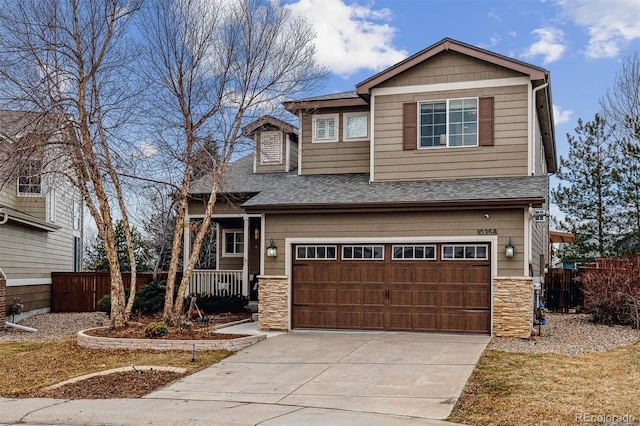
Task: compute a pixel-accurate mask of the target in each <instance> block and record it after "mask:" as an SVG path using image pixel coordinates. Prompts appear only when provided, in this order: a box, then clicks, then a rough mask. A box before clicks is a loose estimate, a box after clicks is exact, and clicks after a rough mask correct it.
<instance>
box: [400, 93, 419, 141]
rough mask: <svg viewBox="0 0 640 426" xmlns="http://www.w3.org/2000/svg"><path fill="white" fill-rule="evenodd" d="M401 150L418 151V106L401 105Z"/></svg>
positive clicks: (411, 104)
mask: <svg viewBox="0 0 640 426" xmlns="http://www.w3.org/2000/svg"><path fill="white" fill-rule="evenodd" d="M402 149H404V150H405V151H409V150H414V149H418V105H417V104H416V103H415V102H410V103H406V104H402Z"/></svg>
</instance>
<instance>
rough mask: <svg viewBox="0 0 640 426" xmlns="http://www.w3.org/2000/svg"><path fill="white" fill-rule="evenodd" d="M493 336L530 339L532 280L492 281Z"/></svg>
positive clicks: (506, 279) (524, 278) (503, 279)
mask: <svg viewBox="0 0 640 426" xmlns="http://www.w3.org/2000/svg"><path fill="white" fill-rule="evenodd" d="M492 294H493V335H494V336H498V337H521V338H523V339H528V338H529V337H531V328H532V327H533V278H531V277H495V278H494V279H493V292H492Z"/></svg>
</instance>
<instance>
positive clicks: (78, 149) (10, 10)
mask: <svg viewBox="0 0 640 426" xmlns="http://www.w3.org/2000/svg"><path fill="white" fill-rule="evenodd" d="M139 6H140V4H139V1H138V0H95V1H78V0H47V1H40V0H23V1H20V2H15V1H10V0H7V1H2V3H1V4H0V97H2V99H3V101H4V102H3V104H4V106H5V107H8V108H14V109H18V110H21V111H24V110H29V111H41V112H42V114H41V117H45V118H46V120H47V121H48V122H49V123H52V127H55V128H56V129H57V134H56V135H54V137H50V138H47V139H46V141H38V140H37V139H32V140H27V141H25V144H27V145H28V144H31V145H32V148H31V149H27V150H29V151H31V152H36V151H39V150H41V152H46V156H48V160H47V162H48V165H49V167H48V168H46V169H45V170H46V171H47V172H50V173H52V174H55V175H57V176H63V177H64V178H66V179H68V181H70V182H71V184H72V185H73V186H75V187H76V188H78V189H79V191H80V193H81V194H82V197H83V199H84V202H85V204H86V205H87V207H88V209H89V212H90V213H91V215H92V217H93V219H94V220H95V222H96V225H97V228H98V232H99V234H100V236H101V238H102V240H103V241H104V245H105V250H106V252H107V257H108V259H109V265H110V272H111V296H112V304H111V306H112V309H111V323H112V326H114V327H120V326H123V325H124V324H125V323H126V321H127V319H128V316H129V314H130V312H131V307H132V304H133V297H134V295H135V276H134V274H135V273H134V272H133V271H135V256H134V253H133V248H132V244H131V234H130V226H129V221H128V214H127V208H126V205H125V202H124V199H125V198H124V197H123V187H122V182H121V178H120V176H119V174H118V170H119V169H120V168H122V167H123V163H122V161H123V159H124V157H125V156H123V154H124V151H126V149H127V147H126V146H124V145H123V144H122V142H123V140H122V139H120V138H119V134H118V131H119V129H121V127H122V125H123V123H125V122H126V121H127V119H128V117H129V116H130V115H131V110H130V109H129V106H130V103H131V102H130V101H131V97H132V96H133V95H134V94H135V91H133V90H132V87H131V86H130V85H129V84H128V82H129V81H130V76H131V75H132V74H131V73H130V71H131V70H130V69H129V68H128V64H130V63H131V62H132V58H131V56H132V55H133V54H134V52H133V51H132V50H131V49H130V46H129V45H127V40H126V36H127V34H128V25H129V23H130V21H131V17H132V16H133V14H134V12H135V11H136V10H138V9H139ZM39 143H42V144H44V143H46V144H47V146H46V147H43V146H40V145H39ZM25 152H26V151H25ZM10 155H11V160H12V161H11V162H12V163H14V164H15V163H16V162H15V161H13V160H14V159H16V156H15V155H13V154H10ZM4 164H5V162H3V165H4ZM114 215H118V216H119V217H120V218H121V219H122V221H123V223H124V225H125V229H126V239H127V242H128V243H129V256H130V261H131V265H132V291H131V297H130V299H129V301H128V303H127V304H126V305H125V292H124V287H123V283H122V276H121V274H120V270H119V267H118V259H117V252H116V247H115V238H114V223H113V222H114V220H113V219H114Z"/></svg>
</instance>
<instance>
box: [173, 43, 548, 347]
mask: <svg viewBox="0 0 640 426" xmlns="http://www.w3.org/2000/svg"><path fill="white" fill-rule="evenodd" d="M549 84H550V79H549V72H548V71H547V70H545V69H543V68H540V67H537V66H534V65H530V64H527V63H524V62H520V61H517V60H514V59H512V58H508V57H505V56H502V55H498V54H495V53H492V52H489V51H487V50H484V49H480V48H477V47H474V46H470V45H467V44H465V43H461V42H458V41H455V40H452V39H448V38H447V39H444V40H442V41H440V42H438V43H436V44H434V45H432V46H430V47H428V48H427V49H425V50H423V51H421V52H418V53H417V54H415V55H413V56H411V57H409V58H408V59H406V60H404V61H402V62H400V63H398V64H396V65H394V66H392V67H390V68H388V69H386V70H384V71H382V72H380V73H378V74H376V75H374V76H373V77H371V78H369V79H367V80H365V81H363V82H362V83H360V84H358V85H357V86H356V87H355V89H356V90H355V91H353V92H345V93H336V94H330V95H325V96H318V97H313V98H308V99H301V100H296V101H290V102H285V108H286V109H287V110H288V111H289V112H291V113H293V114H295V115H296V116H297V119H298V128H295V127H293V126H291V125H290V124H288V123H284V122H282V121H280V120H277V119H275V118H273V117H264V118H262V119H260V120H258V121H256V122H254V123H252V124H250V125H248V126H246V127H245V129H244V133H245V134H246V135H248V136H250V137H252V138H253V140H254V141H255V147H256V150H255V154H254V155H253V156H248V157H244V158H241V159H239V160H237V161H235V162H234V163H232V164H230V165H229V167H228V169H227V171H226V173H225V177H224V184H223V186H222V189H221V191H222V193H221V194H220V196H219V202H218V204H217V205H216V209H215V213H214V217H213V220H214V221H215V223H217V224H218V226H217V228H216V229H217V233H218V241H219V245H218V247H220V249H219V250H218V255H217V256H218V259H217V261H216V265H217V266H216V269H217V271H198V272H197V273H196V277H195V278H194V279H193V280H192V290H193V289H198V290H199V291H203V290H204V287H202V284H203V283H205V282H208V283H210V285H214V286H215V287H216V288H220V287H225V280H226V278H225V275H224V274H229V273H233V274H236V275H235V276H236V281H235V282H237V283H238V284H237V285H238V288H242V291H243V292H244V294H249V290H250V287H251V286H250V283H251V282H255V279H254V280H253V281H252V277H253V275H255V274H259V277H258V279H259V282H260V294H259V326H260V327H261V328H265V329H284V330H289V329H292V328H321V329H363V330H393V331H405V330H406V331H433V332H447V333H480V334H493V335H499V336H519V337H529V336H530V333H531V327H532V324H533V281H534V279H536V280H539V279H540V278H539V277H541V276H542V275H543V273H544V267H545V266H546V265H547V263H548V262H549V243H548V223H547V221H546V220H544V212H543V213H542V216H540V209H542V210H545V209H547V203H548V198H549V189H548V188H549V185H548V175H549V173H554V172H555V171H556V148H555V137H554V123H553V113H552V100H551V87H550V85H549ZM209 181H210V179H206V178H205V179H201V180H199V181H197V182H195V183H194V186H193V189H192V197H193V200H192V201H191V203H190V206H189V218H190V219H191V220H194V219H198V218H201V217H202V214H203V212H204V209H203V202H202V201H201V199H202V198H203V195H202V194H206V193H208V191H209V190H210V184H209ZM534 211H535V212H536V215H537V216H536V217H534V216H535V215H534ZM185 243H186V244H185V250H186V251H187V253H188V251H189V237H188V236H187V237H186V238H185ZM234 271H235V272H234ZM227 281H228V280H227ZM254 297H255V296H254Z"/></svg>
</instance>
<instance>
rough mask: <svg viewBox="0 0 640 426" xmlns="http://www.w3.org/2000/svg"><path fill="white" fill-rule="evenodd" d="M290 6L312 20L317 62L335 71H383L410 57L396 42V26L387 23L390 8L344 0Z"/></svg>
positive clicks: (313, 0) (301, 0)
mask: <svg viewBox="0 0 640 426" xmlns="http://www.w3.org/2000/svg"><path fill="white" fill-rule="evenodd" d="M287 7H289V8H290V9H291V11H292V13H294V14H295V15H301V16H303V17H305V18H307V19H308V20H309V21H310V22H311V23H312V24H313V26H314V28H315V31H316V35H317V37H316V51H317V58H318V62H319V63H320V64H321V65H324V66H326V67H328V68H329V69H330V70H331V71H333V72H335V73H336V74H339V75H341V76H344V77H348V76H350V75H351V74H353V73H355V72H356V71H358V70H361V69H370V70H373V71H380V70H382V69H384V68H386V67H388V66H390V65H393V64H395V63H396V62H399V61H401V60H402V59H404V58H406V57H407V52H406V51H404V50H399V49H396V48H395V47H394V46H393V37H394V35H395V31H396V30H395V28H394V27H392V26H390V25H389V24H388V21H389V20H390V19H391V17H392V12H391V11H390V10H389V9H377V10H374V9H373V8H372V7H371V6H370V5H366V6H363V5H359V4H350V5H347V4H345V3H344V1H343V0H299V1H297V2H296V3H293V4H290V5H288V6H287Z"/></svg>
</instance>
